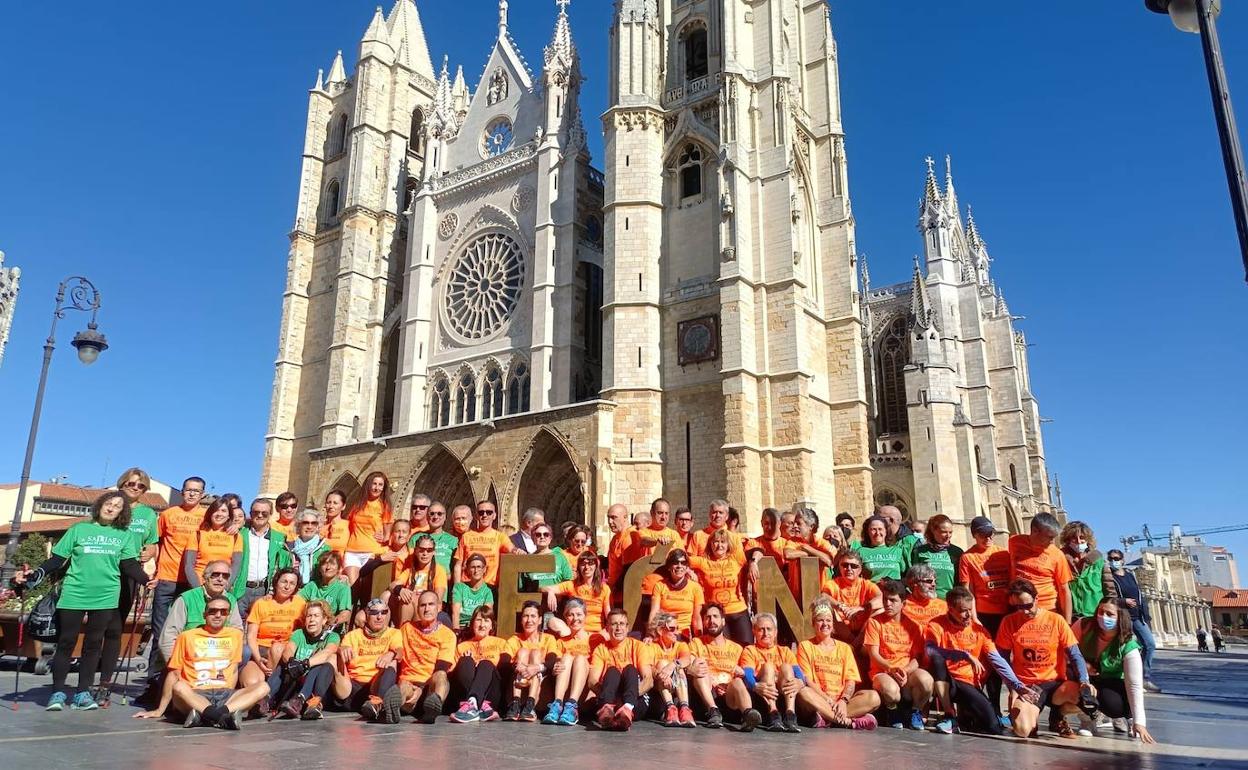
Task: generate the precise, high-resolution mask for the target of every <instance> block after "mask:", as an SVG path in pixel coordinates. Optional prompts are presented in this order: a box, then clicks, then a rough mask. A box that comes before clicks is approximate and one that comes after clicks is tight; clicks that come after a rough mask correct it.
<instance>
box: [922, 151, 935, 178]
mask: <svg viewBox="0 0 1248 770" xmlns="http://www.w3.org/2000/svg"><path fill="white" fill-rule="evenodd" d="M923 162H924V163H926V164H927V173H929V174H934V173H936V161H934V160H932V156H931V155H928V156H927V157H926V158H924V159H923Z"/></svg>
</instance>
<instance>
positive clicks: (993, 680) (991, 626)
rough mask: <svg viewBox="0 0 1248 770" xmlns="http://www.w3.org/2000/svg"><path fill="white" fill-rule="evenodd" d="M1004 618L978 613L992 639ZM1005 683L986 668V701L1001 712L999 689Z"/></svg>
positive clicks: (1002, 616)
mask: <svg viewBox="0 0 1248 770" xmlns="http://www.w3.org/2000/svg"><path fill="white" fill-rule="evenodd" d="M1004 619H1005V616H1004V615H988V614H985V613H980V614H979V622H980V624H981V625H982V626H983V627H984V628H985V629H986V630H987V631H988V636H989V637H991V638H992V639H993V640H994V641H995V640H996V638H997V631H998V629H1000V628H1001V621H1002V620H1004ZM1004 686H1005V683H1004V682H1002V681H1001V677H1000V675H998V674H997V672H996V671H995V670H993V669H992V668H991V667H990V668H989V669H988V679H987V680H986V681H985V682H984V689H985V690H986V691H987V693H988V702H989V703H991V704H992V708H993V709H994V710H995V711H996V712H997V713H998V714H1000V713H1001V690H1002V688H1003V687H1004Z"/></svg>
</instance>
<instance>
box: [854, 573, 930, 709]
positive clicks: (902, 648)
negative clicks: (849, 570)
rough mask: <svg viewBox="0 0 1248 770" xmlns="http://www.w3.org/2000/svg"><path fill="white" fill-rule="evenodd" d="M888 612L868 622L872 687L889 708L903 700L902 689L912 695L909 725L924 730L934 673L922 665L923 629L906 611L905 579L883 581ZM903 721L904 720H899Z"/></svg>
mask: <svg viewBox="0 0 1248 770" xmlns="http://www.w3.org/2000/svg"><path fill="white" fill-rule="evenodd" d="M879 586H880V592H881V593H882V594H883V597H884V611H883V612H882V613H881V614H880V615H878V616H876V617H874V618H871V620H869V621H867V628H866V630H865V631H864V632H863V635H862V645H863V647H864V648H865V649H866V651H867V658H868V659H869V660H870V677H871V685H872V689H874V690H875V691H876V692H877V693H878V694H879V696H880V701H881V702H882V703H883V705H884V707H885V708H888V709H892V708H894V707H895V706H896V705H897V704H898V703H900V702H901V698H902V694H903V693H902V688H905V692H906V693H908V694H909V696H910V703H911V704H912V706H913V710H912V711H911V712H910V721H909V724H908V727H910V729H912V730H919V731H922V730H923V729H924V727H925V723H924V720H923V709H924V707H925V706H927V702H928V701H929V700H931V698H932V689H933V686H934V685H933V682H932V675H931V674H929V673H927V672H926V671H924V670H923V669H922V668H920V667H919V663H920V661H921V660H922V658H923V648H924V640H923V631H922V630H921V629H920V628H919V627H918V626H917V625H915V623H914V621H913V620H910V619H909V618H907V617H906V616H905V614H904V613H903V612H902V608H903V605H904V604H905V601H906V587H905V586H904V585H902V584H901V581H898V580H893V579H891V578H885V579H884V580H881V581H880V583H879ZM898 721H900V720H898Z"/></svg>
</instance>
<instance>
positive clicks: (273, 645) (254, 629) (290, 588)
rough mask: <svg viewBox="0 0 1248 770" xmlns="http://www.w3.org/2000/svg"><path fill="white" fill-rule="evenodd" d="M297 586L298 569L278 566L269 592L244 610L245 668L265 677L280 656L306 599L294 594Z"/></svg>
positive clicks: (296, 623)
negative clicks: (247, 651)
mask: <svg viewBox="0 0 1248 770" xmlns="http://www.w3.org/2000/svg"><path fill="white" fill-rule="evenodd" d="M299 588H300V582H299V570H297V569H295V568H294V567H286V568H283V569H279V570H278V571H277V572H276V573H274V575H273V595H272V596H262V597H260V598H259V599H257V600H256V601H255V602H254V603H253V604H252V605H251V609H250V610H248V612H247V646H248V648H249V649H250V650H251V662H249V663H248V664H247V669H255V670H257V671H259V672H260V673H261V674H263V675H264V677H265V678H266V679H267V678H268V677H269V675H270V674H272V673H273V668H274V666H276V665H277V664H278V661H280V660H281V659H282V651H283V648H284V647H285V645H286V642H287V641H288V640H289V639H290V635H291V634H293V633H294V632H295V628H296V627H297V626H298V625H299V618H300V617H302V616H303V605H305V604H307V601H306V600H305V599H304V598H303V597H302V596H299V595H298V593H299ZM244 673H245V674H246V673H247V672H244ZM244 678H249V677H248V676H245V677H244Z"/></svg>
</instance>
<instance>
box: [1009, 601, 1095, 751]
mask: <svg viewBox="0 0 1248 770" xmlns="http://www.w3.org/2000/svg"><path fill="white" fill-rule="evenodd" d="M1006 592H1007V594H1008V595H1009V601H1010V607H1011V608H1012V609H1013V610H1014V611H1013V612H1011V613H1010V614H1009V615H1006V616H1005V619H1004V620H1002V621H1001V628H1000V629H998V630H997V639H996V642H997V649H998V650H1000V651H1001V654H1002V655H1009V656H1010V657H1009V660H1010V665H1011V667H1012V668H1013V669H1014V673H1015V674H1016V675H1017V676H1018V678H1019V680H1021V681H1022V683H1023V684H1025V685H1027V691H1026V692H1025V693H1011V694H1010V720H1011V723H1012V725H1013V728H1014V734H1015V735H1017V736H1018V737H1020V738H1028V737H1031V736H1032V735H1033V734H1034V733H1035V732H1036V729H1037V723H1038V722H1039V719H1040V712H1041V711H1043V710H1044V707H1045V706H1049V707H1050V714H1049V729H1050V730H1052V731H1053V732H1055V733H1057V734H1058V735H1059V736H1061V737H1063V738H1074V737H1076V736H1075V731H1074V729H1073V728H1072V727H1071V726H1070V723H1069V722H1067V721H1066V716H1065V715H1066V714H1067V713H1073V712H1075V711H1077V710H1078V709H1079V707H1078V705H1077V704H1078V703H1079V700H1080V698H1081V696H1087V697H1088V698H1096V688H1095V687H1093V686H1092V685H1091V683H1090V682H1089V680H1088V666H1087V663H1086V662H1085V661H1084V659H1083V654H1082V653H1081V652H1080V651H1079V640H1078V639H1076V638H1075V635H1074V633H1073V632H1072V631H1071V630H1070V626H1069V625H1068V624H1067V623H1066V619H1065V618H1064V617H1062V616H1061V615H1058V614H1057V613H1055V612H1053V611H1052V610H1045V609H1041V608H1040V605H1039V604H1037V603H1036V586H1035V585H1034V584H1033V583H1031V581H1028V580H1015V581H1014V582H1012V583H1010V587H1009V588H1008V589H1007V590H1006ZM1067 661H1070V662H1071V663H1073V664H1074V668H1075V670H1076V671H1077V672H1078V675H1079V681H1078V682H1070V681H1067V679H1066V673H1067V665H1066V662H1067Z"/></svg>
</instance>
